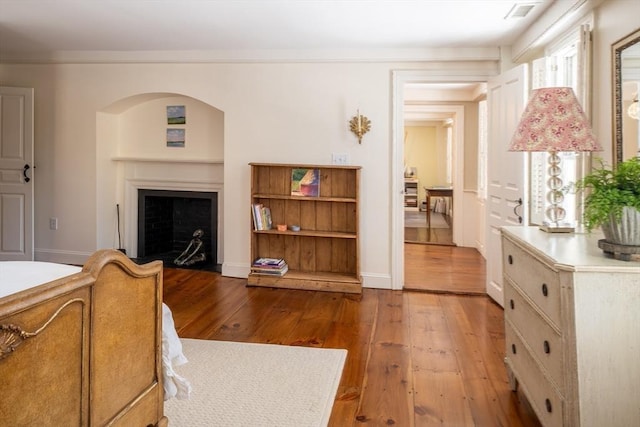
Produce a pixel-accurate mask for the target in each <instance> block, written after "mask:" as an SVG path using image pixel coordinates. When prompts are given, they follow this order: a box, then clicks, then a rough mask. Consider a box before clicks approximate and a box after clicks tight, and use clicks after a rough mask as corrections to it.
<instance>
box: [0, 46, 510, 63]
mask: <svg viewBox="0 0 640 427" xmlns="http://www.w3.org/2000/svg"><path fill="white" fill-rule="evenodd" d="M499 59H500V49H499V48H497V47H496V48H425V49H343V50H324V49H305V50H286V49H285V50H276V49H273V50H234V51H230V50H207V51H204V50H179V51H56V52H41V53H33V54H21V53H19V52H2V51H0V63H5V64H7V63H43V64H48V63H51V64H56V63H59V64H69V63H76V64H99V63H125V64H126V63H136V64H138V63H282V62H293V63H295V62H301V63H305V62H324V63H326V62H424V61H443V62H446V61H497V60H499Z"/></svg>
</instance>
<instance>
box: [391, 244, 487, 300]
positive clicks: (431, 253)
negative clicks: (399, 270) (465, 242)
mask: <svg viewBox="0 0 640 427" xmlns="http://www.w3.org/2000/svg"><path fill="white" fill-rule="evenodd" d="M404 264H405V268H404V288H405V289H409V290H421V291H429V292H449V293H458V294H472V295H485V293H486V285H485V277H486V268H485V260H484V258H483V257H482V255H480V252H478V251H477V250H476V249H474V248H463V247H458V246H438V245H419V244H414V243H405V244H404Z"/></svg>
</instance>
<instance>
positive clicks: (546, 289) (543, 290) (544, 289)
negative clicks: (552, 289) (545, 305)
mask: <svg viewBox="0 0 640 427" xmlns="http://www.w3.org/2000/svg"><path fill="white" fill-rule="evenodd" d="M542 295H544V296H545V297H546V296H547V295H549V289H548V288H547V284H546V283H543V284H542Z"/></svg>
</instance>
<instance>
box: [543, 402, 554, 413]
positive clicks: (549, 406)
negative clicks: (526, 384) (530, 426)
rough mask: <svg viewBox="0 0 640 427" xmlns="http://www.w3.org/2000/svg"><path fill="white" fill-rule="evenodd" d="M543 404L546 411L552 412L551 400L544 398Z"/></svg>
mask: <svg viewBox="0 0 640 427" xmlns="http://www.w3.org/2000/svg"><path fill="white" fill-rule="evenodd" d="M544 406H546V407H547V412H548V413H551V412H553V407H552V406H551V401H550V400H549V399H545V400H544Z"/></svg>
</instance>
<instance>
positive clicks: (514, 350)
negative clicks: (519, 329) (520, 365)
mask: <svg viewBox="0 0 640 427" xmlns="http://www.w3.org/2000/svg"><path fill="white" fill-rule="evenodd" d="M511 352H512V353H513V354H516V345H515V344H511Z"/></svg>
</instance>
